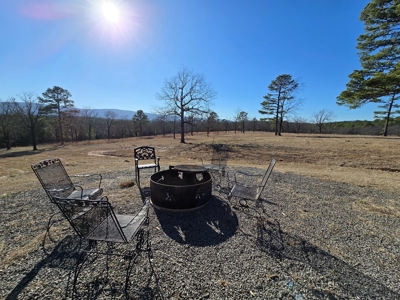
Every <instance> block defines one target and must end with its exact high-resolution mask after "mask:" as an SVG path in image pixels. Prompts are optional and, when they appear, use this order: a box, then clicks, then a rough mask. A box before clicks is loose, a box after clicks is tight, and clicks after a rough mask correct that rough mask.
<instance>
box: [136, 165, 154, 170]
mask: <svg viewBox="0 0 400 300" xmlns="http://www.w3.org/2000/svg"><path fill="white" fill-rule="evenodd" d="M156 167H158V165H157V164H142V165H138V166H137V168H138V169H146V168H156Z"/></svg>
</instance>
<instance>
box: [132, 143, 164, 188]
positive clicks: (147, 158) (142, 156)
mask: <svg viewBox="0 0 400 300" xmlns="http://www.w3.org/2000/svg"><path fill="white" fill-rule="evenodd" d="M133 152H134V157H135V178H136V183H137V184H138V185H140V174H139V171H140V170H141V169H148V168H154V172H156V171H160V157H159V156H156V150H155V149H154V147H149V146H142V147H137V148H135V149H134V150H133Z"/></svg>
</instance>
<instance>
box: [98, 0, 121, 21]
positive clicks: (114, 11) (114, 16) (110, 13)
mask: <svg viewBox="0 0 400 300" xmlns="http://www.w3.org/2000/svg"><path fill="white" fill-rule="evenodd" d="M102 9H103V15H104V17H105V18H106V19H107V20H108V21H110V22H113V23H117V22H118V21H119V17H120V15H119V9H118V7H117V6H116V5H115V4H113V3H110V2H104V4H103V7H102Z"/></svg>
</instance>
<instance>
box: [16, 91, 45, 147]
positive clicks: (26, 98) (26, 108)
mask: <svg viewBox="0 0 400 300" xmlns="http://www.w3.org/2000/svg"><path fill="white" fill-rule="evenodd" d="M18 98H19V99H20V100H21V101H22V103H21V104H17V103H16V105H15V109H16V111H17V112H18V116H19V119H20V121H21V124H22V126H24V127H25V128H26V129H27V130H29V133H30V136H31V141H32V147H33V150H37V142H36V131H37V127H38V124H39V122H40V116H41V115H40V113H39V111H40V108H41V107H42V105H41V104H40V103H38V96H37V95H36V94H34V93H32V92H26V93H23V94H21V95H18Z"/></svg>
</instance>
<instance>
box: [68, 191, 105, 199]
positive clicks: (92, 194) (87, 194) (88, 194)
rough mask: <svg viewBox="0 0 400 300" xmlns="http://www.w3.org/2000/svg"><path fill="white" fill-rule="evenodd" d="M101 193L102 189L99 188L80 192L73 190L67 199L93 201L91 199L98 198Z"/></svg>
mask: <svg viewBox="0 0 400 300" xmlns="http://www.w3.org/2000/svg"><path fill="white" fill-rule="evenodd" d="M102 193H103V189H101V188H94V189H83V190H82V191H80V190H75V191H73V192H72V193H71V194H70V195H69V196H68V197H67V198H68V199H72V198H78V199H83V200H93V199H97V198H99V197H100V196H101V194H102Z"/></svg>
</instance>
